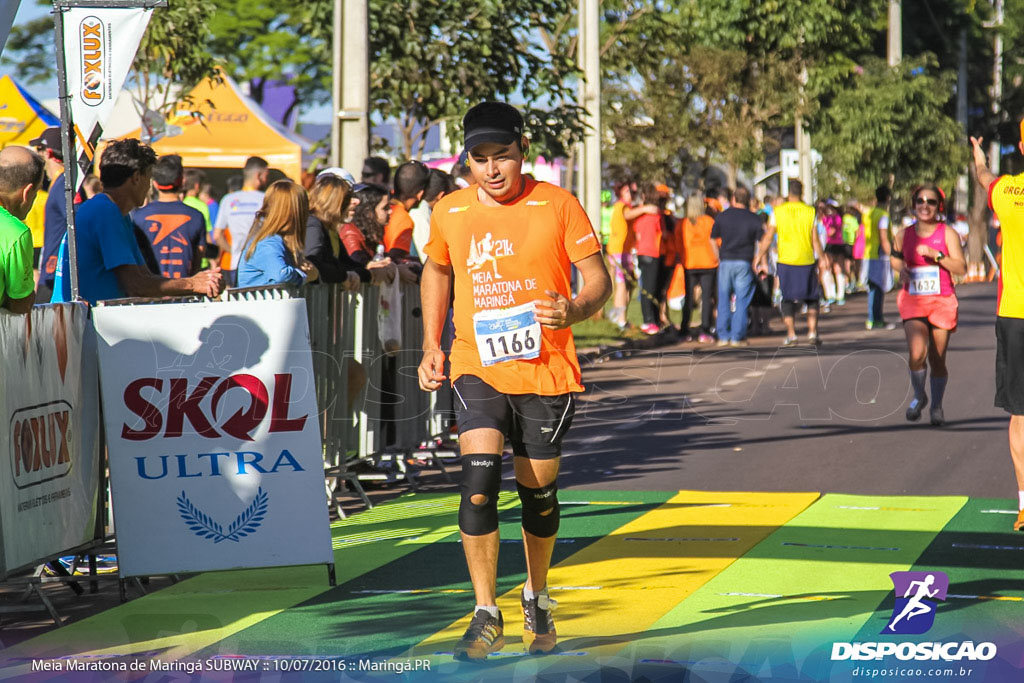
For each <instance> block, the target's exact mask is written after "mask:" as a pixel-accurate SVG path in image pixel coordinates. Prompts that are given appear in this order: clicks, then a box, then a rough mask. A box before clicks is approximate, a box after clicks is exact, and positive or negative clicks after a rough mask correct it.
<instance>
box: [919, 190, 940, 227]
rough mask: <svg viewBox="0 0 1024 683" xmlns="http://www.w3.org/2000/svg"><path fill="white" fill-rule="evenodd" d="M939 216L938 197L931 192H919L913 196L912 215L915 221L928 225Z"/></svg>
mask: <svg viewBox="0 0 1024 683" xmlns="http://www.w3.org/2000/svg"><path fill="white" fill-rule="evenodd" d="M938 214H939V195H937V194H935V192H934V191H933V190H921V191H920V192H918V193H917V194H916V195H914V215H915V216H917V220H919V221H922V222H925V223H928V222H931V221H934V220H935V217H936V216H938Z"/></svg>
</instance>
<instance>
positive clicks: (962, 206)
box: [954, 27, 970, 215]
mask: <svg viewBox="0 0 1024 683" xmlns="http://www.w3.org/2000/svg"><path fill="white" fill-rule="evenodd" d="M959 43H960V55H959V62H960V63H959V66H958V68H957V77H956V122H957V123H959V124H960V130H961V131H962V132H963V134H964V140H966V139H967V28H966V27H962V28H961V29H960V40H959ZM968 174H969V171H968V169H967V168H964V169H963V170H962V173H960V175H959V176H958V177H957V180H956V199H955V202H954V204H955V206H954V210H955V211H956V213H957V215H961V214H963V215H966V214H967V197H968V195H969V194H970V180H969V175H968Z"/></svg>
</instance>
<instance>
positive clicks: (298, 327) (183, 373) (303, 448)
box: [94, 299, 333, 576]
mask: <svg viewBox="0 0 1024 683" xmlns="http://www.w3.org/2000/svg"><path fill="white" fill-rule="evenodd" d="M94 319H95V325H96V332H97V335H98V337H99V358H100V369H101V372H102V376H103V382H102V387H101V388H102V394H103V412H104V424H105V426H106V435H107V444H108V451H109V460H110V478H111V488H112V492H111V493H112V496H113V505H114V521H115V523H116V525H117V547H118V562H119V566H120V570H121V575H122V576H139V575H147V574H169V573H178V572H196V571H206V570H215V569H237V568H243V567H272V566H284V565H298V564H321V563H323V564H330V563H332V562H333V553H332V550H331V533H330V522H329V520H328V511H327V500H326V497H325V494H324V464H323V454H322V445H321V439H320V429H319V425H318V422H317V404H316V392H315V386H314V382H313V368H312V358H311V354H310V349H309V331H308V329H309V328H308V324H307V321H306V309H305V302H304V301H303V300H301V299H297V300H286V301H231V302H226V303H206V304H200V303H189V304H160V305H151V306H109V307H101V308H98V309H96V310H95V311H94Z"/></svg>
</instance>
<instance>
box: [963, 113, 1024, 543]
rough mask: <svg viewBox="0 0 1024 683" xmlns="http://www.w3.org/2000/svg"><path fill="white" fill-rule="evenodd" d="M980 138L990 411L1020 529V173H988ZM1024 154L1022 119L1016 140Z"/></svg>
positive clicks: (1023, 351) (1023, 498)
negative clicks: (996, 261)
mask: <svg viewBox="0 0 1024 683" xmlns="http://www.w3.org/2000/svg"><path fill="white" fill-rule="evenodd" d="M981 143H982V139H981V138H973V137H972V138H971V145H972V146H973V147H974V167H975V170H976V174H975V177H976V178H977V179H978V182H979V183H981V184H982V186H984V187H985V188H986V189H987V190H988V205H989V207H990V208H991V209H992V210H993V211H994V212H995V214H996V217H997V218H998V219H999V224H1000V226H1001V231H1002V234H1003V266H1002V268H1001V269H1000V271H999V303H998V312H997V314H996V315H997V317H996V407H997V408H1002V409H1003V410H1005V411H1006V412H1008V413H1009V414H1010V457H1011V459H1012V460H1013V469H1014V471H1015V472H1016V474H1017V503H1018V510H1019V512H1018V514H1017V521H1016V522H1015V523H1014V525H1013V528H1014V529H1016V530H1017V531H1024V173H1021V174H1018V175H1013V176H1011V175H1004V176H999V177H998V178H997V177H996V176H995V175H994V174H993V173H992V172H991V171H989V170H988V164H987V163H986V162H985V153H984V152H983V151H982V149H981ZM1017 147H1018V148H1019V149H1020V151H1021V153H1022V154H1024V120H1022V121H1021V142H1019V143H1018V144H1017Z"/></svg>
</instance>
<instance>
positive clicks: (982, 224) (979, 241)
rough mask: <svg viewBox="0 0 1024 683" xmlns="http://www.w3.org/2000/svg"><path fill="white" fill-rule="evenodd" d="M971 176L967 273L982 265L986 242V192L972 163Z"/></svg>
mask: <svg viewBox="0 0 1024 683" xmlns="http://www.w3.org/2000/svg"><path fill="white" fill-rule="evenodd" d="M971 176H972V181H973V182H971V186H972V187H973V188H974V192H973V193H972V196H971V212H970V214H969V215H968V224H969V225H970V226H971V229H970V232H969V233H968V235H967V263H968V274H971V273H972V272H973V268H972V266H974V267H977V266H978V265H980V266H982V268H983V267H984V265H985V245H986V244H988V192H987V191H986V190H985V188H984V187H983V186H982V184H981V183H979V182H978V181H977V177H976V176H975V173H974V165H973V164H971ZM981 272H984V271H981ZM979 274H980V272H979Z"/></svg>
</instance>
